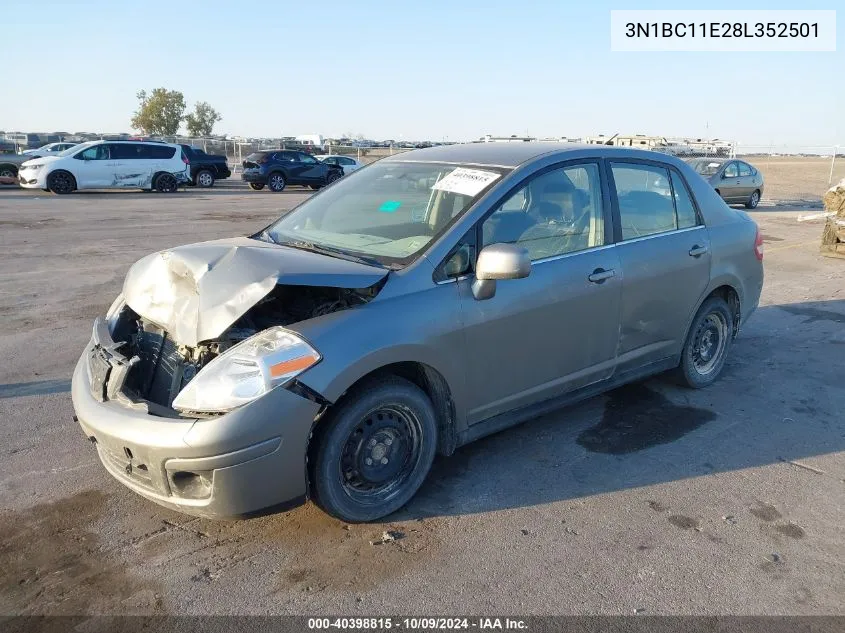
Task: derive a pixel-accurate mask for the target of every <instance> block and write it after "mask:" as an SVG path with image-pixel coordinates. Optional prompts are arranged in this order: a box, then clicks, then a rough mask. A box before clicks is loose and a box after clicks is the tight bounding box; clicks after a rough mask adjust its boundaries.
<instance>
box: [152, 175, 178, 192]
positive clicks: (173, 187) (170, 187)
mask: <svg viewBox="0 0 845 633" xmlns="http://www.w3.org/2000/svg"><path fill="white" fill-rule="evenodd" d="M153 189H155V190H156V191H157V192H159V193H175V192H176V191H177V190H178V189H179V183H178V182H177V181H176V177H175V176H174V175H173V174H159V175H158V176H157V177H156V179H155V182H154V183H153Z"/></svg>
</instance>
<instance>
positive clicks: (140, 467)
mask: <svg viewBox="0 0 845 633" xmlns="http://www.w3.org/2000/svg"><path fill="white" fill-rule="evenodd" d="M100 331H102V329H100ZM96 338H97V336H95V337H93V338H92V340H91V342H90V343H89V344H88V346H87V347H86V349H85V352H84V353H83V354H82V357H81V358H80V359H79V362H78V363H77V365H76V369H75V371H74V374H73V381H72V388H71V392H72V397H73V406H74V409H75V411H76V416H77V419H78V422H79V424H80V426H81V427H82V429H83V431H84V432H85V435H86V436H87V437H88V438H89V439H90V440H91V441H92V442H94V443H95V446H96V448H97V453H98V456H99V458H100V461H102V463H103V465H104V466H105V468H106V470H108V472H109V473H111V474H112V475H113V476H114V477H115V479H117V480H118V481H120V482H121V483H122V484H124V485H125V486H127V487H128V488H130V489H132V490H134V491H135V492H137V493H138V494H140V495H142V496H144V497H146V498H147V499H150V500H152V501H155V502H156V503H159V504H161V505H163V506H166V507H168V508H171V509H174V510H178V511H181V512H185V513H188V514H193V515H197V516H203V517H208V518H233V517H240V516H244V515H249V514H254V513H257V512H261V511H262V510H265V509H268V508H273V507H277V506H281V507H284V506H292V505H296V504H298V503H300V502H302V501H304V500H305V497H306V493H307V483H306V472H305V471H306V463H305V460H306V450H307V446H308V439H309V436H310V434H311V427H312V424H313V421H314V418H315V417H316V415H317V413H318V412H319V410H320V405H319V404H317V403H315V402H312V401H310V400H307V399H305V398H303V397H301V396H298V395H296V394H294V393H292V392H290V391H288V390H286V389H284V388H276V389H274V390H273V391H271V392H270V393H268V394H266V395H265V396H263V397H261V398H259V399H258V400H255V401H254V402H251V403H250V404H248V405H245V406H243V407H240V408H238V409H235V410H234V411H231V412H229V413H227V414H225V415H222V416H220V417H216V418H212V419H186V418H166V417H159V416H155V415H151V414H150V413H149V412H148V411H147V410H146V406H145V405H144V404H143V403H131V402H130V401H128V400H127V399H126V398H125V397H122V396H120V395H118V396H117V397H116V398H113V399H109V398H108V394H109V392H110V390H109V389H108V386H106V389H105V393H106V394H107V397H106V398H105V399H104V400H103V401H100V400H99V399H98V397H95V395H94V393H93V391H92V388H91V377H90V376H89V369H88V364H89V359H90V358H91V356H92V351H93V350H94V349H95V345H98V348H99V345H101V344H102V341H99V342H97V341H95V339H96ZM101 395H102V392H101Z"/></svg>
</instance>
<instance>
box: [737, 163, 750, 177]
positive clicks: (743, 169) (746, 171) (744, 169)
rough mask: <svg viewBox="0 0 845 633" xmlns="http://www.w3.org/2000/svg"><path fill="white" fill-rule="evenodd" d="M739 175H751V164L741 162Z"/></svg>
mask: <svg viewBox="0 0 845 633" xmlns="http://www.w3.org/2000/svg"><path fill="white" fill-rule="evenodd" d="M739 175H740V176H750V175H751V165H748V164H746V163H739Z"/></svg>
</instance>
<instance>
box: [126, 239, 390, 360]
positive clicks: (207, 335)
mask: <svg viewBox="0 0 845 633" xmlns="http://www.w3.org/2000/svg"><path fill="white" fill-rule="evenodd" d="M387 273H388V271H387V270H385V269H382V268H378V267H376V266H368V265H366V264H360V263H357V262H351V261H346V260H342V259H337V258H335V257H329V256H327V255H320V254H318V253H311V252H307V251H302V250H297V249H293V248H288V247H284V246H278V245H275V244H269V243H266V242H261V241H258V240H253V239H249V238H246V237H239V238H233V239H223V240H215V241H212V242H200V243H199V244H189V245H188V246H179V247H177V248H172V249H169V250H165V251H159V252H158V253H153V254H152V255H148V256H146V257H144V258H143V259H141V260H139V261H138V262H136V263H135V264H133V266H132V267H131V268H130V269H129V272H128V273H127V275H126V281H124V283H123V295H124V298H125V299H126V304H127V305H128V306H129V307H130V308H132V309H133V310H134V311H135V312H137V313H138V314H139V315H141V316H142V317H144V318H145V319H148V320H149V321H152V322H153V323H155V324H157V325H159V326H160V327H163V328H164V329H166V330H167V332H168V333H169V334H170V336H171V337H173V339H174V340H175V341H176V342H177V343H179V344H181V345H188V346H190V347H194V346H196V345H197V343H199V342H200V341H207V340H209V339H213V338H215V337H217V336H220V335H221V334H222V333H223V332H225V331H226V329H227V328H228V327H229V326H230V325H232V324H233V323H234V322H235V321H237V320H238V319H239V318H240V317H241V316H242V315H243V314H244V313H245V312H247V311H248V310H249V309H250V308H251V307H252V306H254V305H255V304H256V303H258V302H259V301H260V300H261V299H263V298H264V297H265V296H266V295H267V294H268V293H269V292H270V291H271V290H272V289H273V288H274V287H275V286H276V285H277V284H285V285H292V286H324V287H334V288H367V287H369V286H372V285H374V284H375V283H377V282H378V281H380V280H381V279H383V278H384V277H385V276H386V275H387Z"/></svg>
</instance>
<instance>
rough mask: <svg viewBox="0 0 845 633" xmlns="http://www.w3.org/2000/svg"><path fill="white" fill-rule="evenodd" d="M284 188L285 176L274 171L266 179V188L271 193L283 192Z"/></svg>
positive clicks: (285, 184)
mask: <svg viewBox="0 0 845 633" xmlns="http://www.w3.org/2000/svg"><path fill="white" fill-rule="evenodd" d="M286 186H287V182H285V176H284V174H282V173H281V172H278V171H274V172H273V173H272V174H270V176H269V177H268V178H267V188H268V189H269V190H270V191H272V192H273V193H279V192H281V191H284V190H285V187H286Z"/></svg>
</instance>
